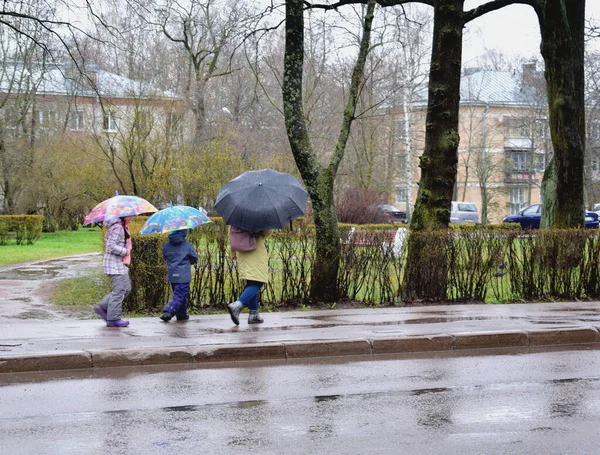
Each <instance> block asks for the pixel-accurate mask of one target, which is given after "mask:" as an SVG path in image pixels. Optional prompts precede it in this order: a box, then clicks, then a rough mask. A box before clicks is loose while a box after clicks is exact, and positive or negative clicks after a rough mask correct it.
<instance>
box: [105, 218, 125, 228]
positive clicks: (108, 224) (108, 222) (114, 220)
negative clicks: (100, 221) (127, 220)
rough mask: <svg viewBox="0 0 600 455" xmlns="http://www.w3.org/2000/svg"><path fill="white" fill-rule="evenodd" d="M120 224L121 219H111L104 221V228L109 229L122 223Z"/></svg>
mask: <svg viewBox="0 0 600 455" xmlns="http://www.w3.org/2000/svg"><path fill="white" fill-rule="evenodd" d="M120 222H121V218H110V219H108V220H104V227H105V228H107V229H108V228H109V227H111V226H112V225H114V224H117V223H120Z"/></svg>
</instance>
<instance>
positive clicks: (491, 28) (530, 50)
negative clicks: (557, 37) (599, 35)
mask: <svg viewBox="0 0 600 455" xmlns="http://www.w3.org/2000/svg"><path fill="white" fill-rule="evenodd" d="M485 1H486V0H466V1H465V10H469V9H471V8H473V7H475V6H477V5H480V4H482V3H485ZM585 15H586V18H588V19H594V20H595V21H596V22H597V23H598V24H600V0H587V1H586V14H585ZM539 30H540V29H539V26H538V22H537V17H536V15H535V13H534V12H533V8H531V7H530V6H527V5H511V6H507V7H505V8H502V9H501V10H499V11H495V12H493V13H489V14H487V15H485V16H483V17H481V18H479V19H476V20H474V21H472V22H470V23H469V24H468V25H467V27H466V30H465V40H464V44H463V63H464V64H465V65H468V62H470V61H473V59H475V58H477V56H478V55H480V54H482V53H484V52H485V50H486V48H487V49H496V50H501V51H503V52H504V53H507V54H513V55H515V56H523V57H537V56H539V53H540V31H539ZM594 44H595V47H596V48H599V47H600V40H598V39H597V40H596V42H595V43H594Z"/></svg>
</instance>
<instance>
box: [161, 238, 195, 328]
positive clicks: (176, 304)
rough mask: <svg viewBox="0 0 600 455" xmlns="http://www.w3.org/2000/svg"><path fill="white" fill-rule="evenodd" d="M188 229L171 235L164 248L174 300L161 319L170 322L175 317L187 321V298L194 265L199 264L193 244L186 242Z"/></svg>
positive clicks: (170, 301)
mask: <svg viewBox="0 0 600 455" xmlns="http://www.w3.org/2000/svg"><path fill="white" fill-rule="evenodd" d="M186 235H187V229H181V230H179V231H174V232H172V233H171V234H169V242H168V243H165V246H164V247H163V257H164V258H165V259H166V260H167V273H168V276H169V283H171V289H173V298H172V299H171V300H169V302H168V303H167V305H166V306H165V309H164V310H163V314H162V315H161V316H160V318H161V319H162V320H163V321H165V322H169V321H170V320H171V318H172V317H173V316H176V317H177V320H178V321H186V320H188V319H189V318H190V317H189V316H188V314H187V297H188V293H189V292H190V282H191V281H192V267H191V266H192V264H195V263H196V262H198V254H197V253H196V250H194V247H193V246H192V244H191V243H190V242H188V241H186V239H185V236H186Z"/></svg>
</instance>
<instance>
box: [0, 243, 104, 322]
mask: <svg viewBox="0 0 600 455" xmlns="http://www.w3.org/2000/svg"><path fill="white" fill-rule="evenodd" d="M90 269H92V270H101V269H102V255H101V254H100V253H92V254H85V255H79V256H69V257H64V258H58V259H51V260H46V261H40V262H31V263H25V264H17V265H13V266H9V267H2V268H0V319H2V318H17V319H42V320H56V319H61V320H64V319H72V318H74V317H75V318H82V317H93V315H92V311H91V310H89V311H87V310H85V311H84V310H81V309H77V310H69V309H62V308H61V309H59V308H57V307H55V306H54V305H52V303H50V302H49V299H48V297H49V295H50V293H51V289H52V286H53V284H54V283H55V282H56V281H58V280H61V279H64V278H72V277H77V276H81V275H84V274H85V273H87V272H89V271H90Z"/></svg>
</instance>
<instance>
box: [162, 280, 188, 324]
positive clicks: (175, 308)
mask: <svg viewBox="0 0 600 455" xmlns="http://www.w3.org/2000/svg"><path fill="white" fill-rule="evenodd" d="M171 289H173V298H172V299H171V300H169V303H167V306H165V309H164V310H163V311H165V312H167V313H169V314H170V315H171V316H179V317H181V316H187V298H188V294H189V292H190V283H171Z"/></svg>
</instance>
